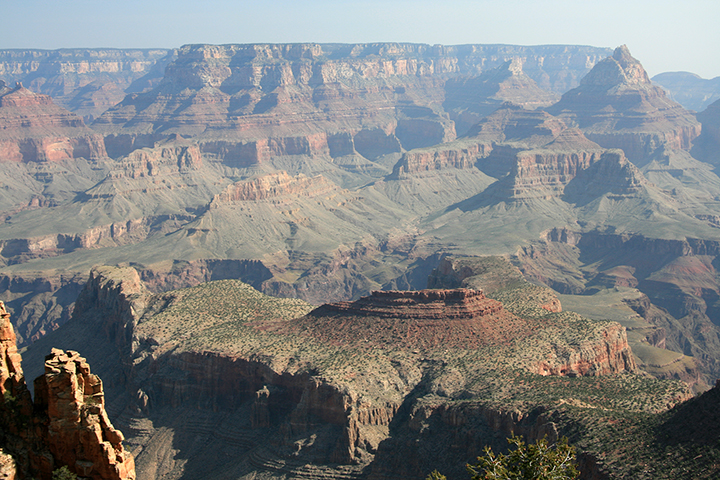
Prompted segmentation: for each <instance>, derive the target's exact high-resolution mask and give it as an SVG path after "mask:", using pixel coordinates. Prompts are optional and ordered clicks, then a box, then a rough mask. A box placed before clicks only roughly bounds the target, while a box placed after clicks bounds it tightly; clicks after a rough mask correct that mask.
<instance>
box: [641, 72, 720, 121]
mask: <svg viewBox="0 0 720 480" xmlns="http://www.w3.org/2000/svg"><path fill="white" fill-rule="evenodd" d="M651 80H652V81H653V83H656V84H657V85H660V86H661V87H663V88H664V89H665V90H666V91H667V92H668V94H669V96H670V98H672V99H673V100H675V101H676V102H678V103H679V104H681V105H682V106H683V107H685V108H687V109H688V110H694V111H696V112H701V111H703V110H705V109H706V108H707V107H708V106H710V104H711V103H713V102H715V101H716V100H718V99H720V77H715V78H711V79H705V78H702V77H700V76H699V75H696V74H694V73H690V72H664V73H660V74H658V75H655V76H654V77H652V78H651Z"/></svg>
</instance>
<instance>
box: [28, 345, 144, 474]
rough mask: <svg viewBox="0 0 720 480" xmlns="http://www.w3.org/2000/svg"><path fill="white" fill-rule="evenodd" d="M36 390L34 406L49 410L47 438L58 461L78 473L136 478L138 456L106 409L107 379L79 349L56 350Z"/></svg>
mask: <svg viewBox="0 0 720 480" xmlns="http://www.w3.org/2000/svg"><path fill="white" fill-rule="evenodd" d="M35 391H36V398H35V405H36V406H37V407H39V408H41V409H43V410H46V411H47V416H48V422H49V423H48V426H47V428H48V430H47V443H48V446H49V449H50V451H51V452H52V454H53V457H54V458H55V462H57V463H59V464H60V465H68V467H69V468H70V470H71V471H73V472H75V473H76V474H77V475H78V476H79V477H85V478H93V479H97V480H100V479H115V480H120V479H130V480H134V479H135V464H134V460H133V456H132V454H130V452H127V451H125V450H124V449H123V446H122V441H123V440H124V437H123V435H122V433H121V432H120V431H118V430H116V429H115V428H113V426H112V424H111V423H110V420H109V419H108V416H107V413H106V412H105V396H104V393H103V388H102V381H101V380H100V378H99V377H98V376H97V375H93V374H92V373H90V367H89V366H88V364H87V362H86V361H85V359H84V358H82V357H81V356H80V354H79V353H77V352H73V351H67V352H63V351H62V350H58V349H53V351H52V353H51V354H50V355H48V356H47V359H46V361H45V375H44V376H42V377H38V379H37V380H36V381H35Z"/></svg>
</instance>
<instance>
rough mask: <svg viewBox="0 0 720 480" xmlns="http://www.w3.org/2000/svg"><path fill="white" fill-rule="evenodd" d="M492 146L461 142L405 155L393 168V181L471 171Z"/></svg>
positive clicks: (413, 151)
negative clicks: (453, 171) (410, 177)
mask: <svg viewBox="0 0 720 480" xmlns="http://www.w3.org/2000/svg"><path fill="white" fill-rule="evenodd" d="M491 150H492V145H490V144H485V143H472V142H467V145H462V144H460V143H459V142H456V143H449V144H445V145H444V146H443V147H435V148H432V149H420V150H412V151H410V152H407V153H405V154H404V155H403V156H402V157H401V158H400V160H399V161H398V162H397V163H396V164H395V166H394V167H393V172H392V174H391V176H390V178H391V179H398V178H401V177H404V176H407V175H413V174H415V175H417V174H421V173H423V172H437V171H442V170H446V169H449V168H456V169H470V168H474V167H475V163H476V162H477V159H478V158H481V157H486V156H487V155H488V154H489V153H490V151H491Z"/></svg>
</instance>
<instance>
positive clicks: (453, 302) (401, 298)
mask: <svg viewBox="0 0 720 480" xmlns="http://www.w3.org/2000/svg"><path fill="white" fill-rule="evenodd" d="M279 331H282V332H286V333H295V332H303V333H304V334H307V335H311V336H313V337H315V338H318V339H320V340H321V341H323V342H327V343H330V344H335V345H344V344H349V345H355V344H358V343H361V344H364V345H379V346H389V345H396V346H402V347H403V348H423V349H433V348H440V347H442V346H444V347H447V348H450V347H453V348H477V347H478V346H486V345H494V344H497V345H501V344H506V343H507V342H509V341H510V339H511V338H513V339H517V338H523V337H526V336H527V335H529V334H530V332H531V327H530V325H529V324H527V322H525V321H523V320H522V319H519V318H517V317H515V316H514V315H512V314H511V313H510V312H507V311H505V310H504V309H503V306H502V304H501V303H500V302H498V301H496V300H492V299H489V298H487V297H485V295H483V294H482V292H478V291H474V290H468V289H457V290H421V291H417V292H401V291H386V292H383V291H376V292H372V294H371V295H370V296H368V297H362V298H360V299H359V300H356V301H355V302H339V303H333V304H326V305H323V306H321V307H318V308H317V309H315V310H314V311H312V312H311V313H310V314H308V315H307V316H305V317H303V318H301V319H298V320H296V321H294V322H293V323H292V324H287V325H285V326H283V327H282V328H281V329H280V330H279Z"/></svg>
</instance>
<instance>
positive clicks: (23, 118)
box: [0, 83, 107, 163]
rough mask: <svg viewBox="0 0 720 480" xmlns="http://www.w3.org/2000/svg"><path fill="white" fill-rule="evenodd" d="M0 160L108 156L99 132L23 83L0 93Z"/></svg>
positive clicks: (44, 160)
mask: <svg viewBox="0 0 720 480" xmlns="http://www.w3.org/2000/svg"><path fill="white" fill-rule="evenodd" d="M0 123H2V124H3V129H2V133H0V162H23V163H27V162H53V161H59V160H64V159H68V158H79V157H84V158H100V157H105V156H107V154H106V152H105V145H104V142H103V138H102V136H100V135H98V134H97V133H95V132H93V131H92V130H90V129H89V128H87V127H86V126H85V124H84V123H83V121H82V119H81V118H80V117H78V116H77V115H75V114H73V113H71V112H69V111H67V110H65V109H64V108H62V107H58V106H57V105H55V103H53V101H52V99H51V98H50V97H49V96H47V95H42V94H37V93H34V92H31V91H30V90H28V89H27V88H25V87H23V86H22V84H20V83H18V85H17V87H16V88H15V89H13V90H10V91H8V92H6V93H4V94H2V95H0Z"/></svg>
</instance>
